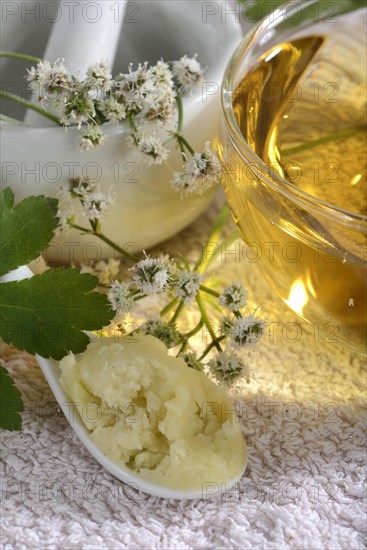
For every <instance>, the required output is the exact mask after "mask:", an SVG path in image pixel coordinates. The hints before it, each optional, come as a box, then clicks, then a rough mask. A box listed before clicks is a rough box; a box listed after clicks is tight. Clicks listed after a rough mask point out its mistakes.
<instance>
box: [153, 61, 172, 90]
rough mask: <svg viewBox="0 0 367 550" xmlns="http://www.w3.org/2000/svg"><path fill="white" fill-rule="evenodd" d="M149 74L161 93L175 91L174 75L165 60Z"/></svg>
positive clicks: (157, 64)
mask: <svg viewBox="0 0 367 550" xmlns="http://www.w3.org/2000/svg"><path fill="white" fill-rule="evenodd" d="M149 74H150V76H151V77H152V80H153V82H154V84H155V85H156V86H157V88H158V89H159V91H167V90H168V91H171V90H172V89H173V85H174V83H173V74H172V72H171V70H170V68H169V65H168V63H165V62H164V61H163V60H160V61H158V62H157V63H156V64H155V65H154V66H153V67H150V69H149Z"/></svg>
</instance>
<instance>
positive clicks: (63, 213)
mask: <svg viewBox="0 0 367 550" xmlns="http://www.w3.org/2000/svg"><path fill="white" fill-rule="evenodd" d="M57 217H58V220H59V222H58V224H57V228H56V235H57V236H59V235H61V233H64V234H65V233H67V232H68V231H70V230H71V227H70V224H71V223H73V222H74V220H75V213H74V209H73V207H72V205H68V206H66V205H60V203H59V208H58V211H57Z"/></svg>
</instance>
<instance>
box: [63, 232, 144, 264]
mask: <svg viewBox="0 0 367 550" xmlns="http://www.w3.org/2000/svg"><path fill="white" fill-rule="evenodd" d="M69 225H70V227H73V228H74V229H78V230H79V231H82V232H83V233H85V234H86V235H94V236H95V237H97V238H98V239H100V240H101V241H103V242H104V243H106V244H108V245H109V246H110V247H111V248H113V249H114V250H116V251H117V252H118V253H119V254H121V256H123V257H124V258H126V259H128V260H132V261H134V262H136V260H137V258H135V256H133V255H132V254H130V253H129V252H127V251H126V250H124V249H123V248H121V246H119V245H118V244H117V243H115V242H113V241H111V239H109V238H108V237H106V235H104V234H103V233H100V232H99V231H93V230H92V229H88V228H87V227H81V226H80V225H77V224H75V223H70V224H69Z"/></svg>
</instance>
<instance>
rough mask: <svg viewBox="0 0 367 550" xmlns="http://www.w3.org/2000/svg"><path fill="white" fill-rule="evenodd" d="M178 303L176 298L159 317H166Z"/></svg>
mask: <svg viewBox="0 0 367 550" xmlns="http://www.w3.org/2000/svg"><path fill="white" fill-rule="evenodd" d="M177 302H178V299H177V298H174V300H172V301H171V302H169V303H168V304H167V305H166V306H165V307H164V308H163V309H162V310H161V311H160V313H159V315H160V316H161V317H163V316H164V315H166V313H168V312H169V311H171V309H172V308H173V307H174V306H175V305H176V304H177Z"/></svg>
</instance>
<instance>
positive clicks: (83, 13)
mask: <svg viewBox="0 0 367 550" xmlns="http://www.w3.org/2000/svg"><path fill="white" fill-rule="evenodd" d="M63 4H64V5H63ZM83 4H84V5H83ZM67 8H68V9H67ZM124 8H125V0H114V1H113V2H112V1H110V0H99V1H97V2H88V1H86V0H82V2H80V5H79V6H78V7H76V8H75V9H74V10H70V2H68V1H66V0H60V10H59V14H60V18H59V19H58V20H57V21H55V22H54V23H53V27H52V31H51V35H50V38H49V41H48V44H47V47H46V51H45V53H44V54H43V59H47V61H50V62H54V61H56V59H58V58H61V57H62V58H64V59H65V65H66V67H67V68H68V69H69V70H70V71H71V72H73V73H76V72H78V73H79V77H80V78H83V77H84V76H85V74H86V72H87V69H88V67H89V65H91V64H93V63H97V62H98V61H106V60H107V61H109V63H110V64H111V66H112V64H113V61H114V59H115V54H116V50H117V46H118V43H119V39H120V33H121V28H122V24H123V20H124V15H125V11H124ZM24 123H25V124H28V125H30V126H51V125H53V124H54V123H53V122H52V121H50V120H48V119H47V118H45V117H43V116H42V115H40V114H38V113H37V112H35V111H32V110H31V109H29V110H28V111H27V113H26V115H25V118H24Z"/></svg>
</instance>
